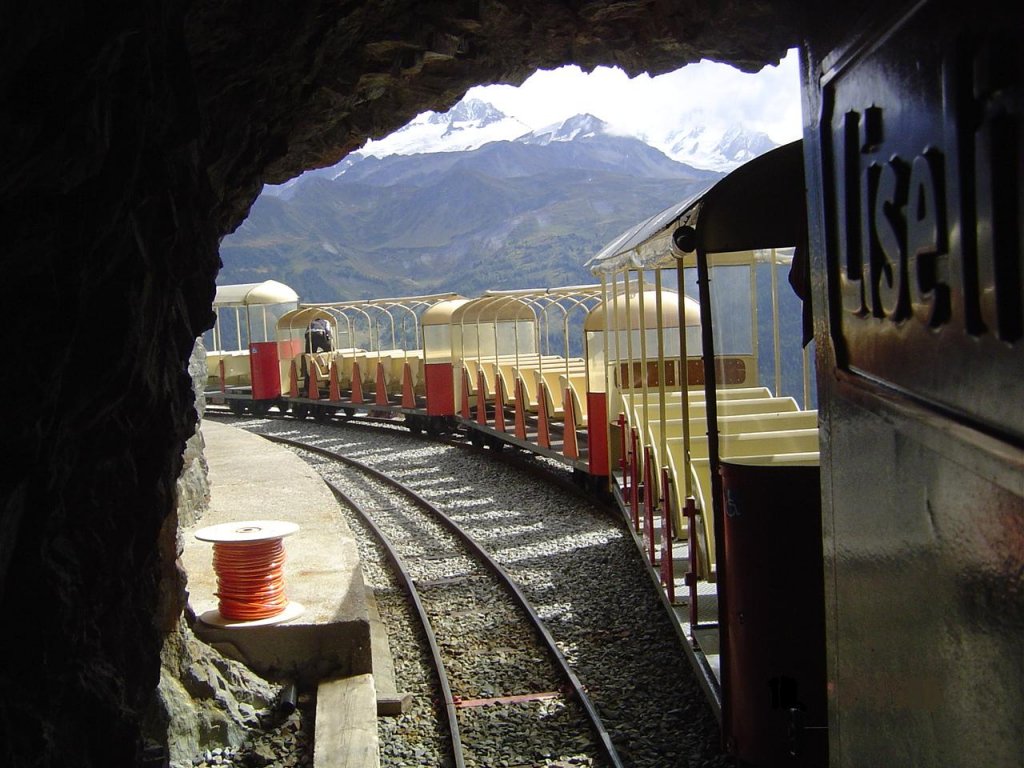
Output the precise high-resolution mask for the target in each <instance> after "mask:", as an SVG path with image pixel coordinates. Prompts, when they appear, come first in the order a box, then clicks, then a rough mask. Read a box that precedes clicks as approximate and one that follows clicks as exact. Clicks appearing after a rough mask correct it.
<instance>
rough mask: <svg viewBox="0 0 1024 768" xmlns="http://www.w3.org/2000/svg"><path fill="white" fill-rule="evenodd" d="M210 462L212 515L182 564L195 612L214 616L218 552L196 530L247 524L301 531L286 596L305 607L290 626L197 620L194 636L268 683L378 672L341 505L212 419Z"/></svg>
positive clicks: (307, 476)
mask: <svg viewBox="0 0 1024 768" xmlns="http://www.w3.org/2000/svg"><path fill="white" fill-rule="evenodd" d="M202 432H203V437H204V439H205V441H206V459H207V462H208V464H209V477H210V486H211V490H210V495H211V498H210V510H209V512H208V513H207V514H206V515H205V516H204V517H203V519H202V520H201V521H200V522H199V523H198V524H197V525H196V526H195V527H194V528H192V529H189V530H185V531H183V532H182V536H183V539H184V552H183V554H182V563H183V565H184V568H185V571H186V573H187V575H188V591H189V606H190V607H191V608H192V610H193V611H194V612H195V614H196V616H200V617H202V616H203V614H207V619H208V620H213V619H214V618H216V617H218V615H219V614H217V606H218V600H217V597H216V594H215V592H216V589H217V576H216V573H215V572H214V568H213V547H214V545H213V544H212V543H210V542H205V541H199V540H197V539H196V537H195V535H194V533H195V531H196V530H199V529H202V528H207V527H210V526H213V525H220V524H226V523H238V522H243V521H248V520H275V521H283V522H291V523H295V524H297V525H298V527H299V529H298V532H296V533H294V534H292V535H290V536H287V537H285V538H284V539H283V543H284V547H285V552H286V556H287V560H286V562H285V565H284V582H285V592H286V595H287V597H288V599H289V601H290V602H294V603H299V604H301V605H302V608H303V610H302V612H301V614H300V615H298V616H296V617H295V618H292V619H291V620H289V621H287V622H286V623H280V624H269V625H262V626H260V625H257V624H258V623H256V622H252V623H250V625H246V626H228V627H224V626H216V625H215V623H208V622H207V621H203V620H200V621H197V622H196V626H195V633H196V635H197V636H198V637H200V638H201V639H202V640H204V641H206V642H207V643H209V644H210V645H212V646H214V647H215V648H217V649H218V650H219V651H220V652H221V653H223V654H224V655H225V656H229V657H231V658H234V659H237V660H239V661H241V662H243V663H244V664H246V666H248V667H249V668H250V669H252V670H253V671H255V672H256V673H257V674H259V675H261V676H262V677H264V678H266V679H268V680H273V681H277V682H284V681H293V680H294V681H296V682H297V683H298V684H299V685H300V686H304V687H308V686H312V685H315V684H317V683H318V682H319V681H322V680H326V679H331V678H339V677H351V676H356V675H363V674H370V673H372V672H373V662H372V655H373V654H372V643H371V612H372V613H374V614H375V611H371V607H372V600H373V598H372V595H368V594H367V591H366V588H365V585H364V583H363V577H362V571H361V567H360V561H359V553H358V551H357V549H356V544H355V539H354V537H353V535H352V532H351V530H350V529H349V527H348V526H347V525H346V524H345V522H344V520H343V519H342V517H341V516H340V515H339V514H338V512H337V501H336V500H335V498H334V496H333V495H332V494H331V492H330V491H329V490H328V489H327V487H326V486H325V485H324V483H323V481H322V479H321V478H320V476H319V475H317V474H316V473H315V472H314V471H313V470H312V469H311V468H310V467H309V466H308V465H307V464H306V463H305V462H304V461H302V460H301V459H300V458H298V457H297V456H295V455H294V454H293V453H291V452H290V451H288V450H287V449H285V448H282V447H280V446H277V445H274V444H273V443H270V442H268V441H267V440H264V439H263V438H262V437H259V436H258V435H254V434H252V433H250V432H246V431H245V430H241V429H237V428H235V427H231V426H228V425H225V424H220V423H217V422H215V421H204V422H203V425H202Z"/></svg>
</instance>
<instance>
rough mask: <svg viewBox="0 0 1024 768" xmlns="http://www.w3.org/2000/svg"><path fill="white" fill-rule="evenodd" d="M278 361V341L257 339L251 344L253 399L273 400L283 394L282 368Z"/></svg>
mask: <svg viewBox="0 0 1024 768" xmlns="http://www.w3.org/2000/svg"><path fill="white" fill-rule="evenodd" d="M277 362H278V357H277V342H276V341H256V342H253V343H252V344H250V345H249V371H250V373H251V374H252V399H253V400H273V399H274V398H275V397H280V396H281V370H280V368H279V366H278V364H277Z"/></svg>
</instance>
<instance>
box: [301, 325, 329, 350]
mask: <svg viewBox="0 0 1024 768" xmlns="http://www.w3.org/2000/svg"><path fill="white" fill-rule="evenodd" d="M306 351H307V352H330V351H331V327H330V325H328V323H327V320H326V319H325V318H323V317H318V318H316V319H315V320H314V321H313V322H311V323H310V324H309V328H308V329H307V330H306Z"/></svg>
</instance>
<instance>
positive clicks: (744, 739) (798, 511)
mask: <svg viewBox="0 0 1024 768" xmlns="http://www.w3.org/2000/svg"><path fill="white" fill-rule="evenodd" d="M721 475H722V495H723V504H722V510H723V518H724V519H723V523H724V526H723V529H724V548H725V569H724V571H725V573H724V584H722V585H720V586H719V589H720V591H721V592H722V593H723V597H724V599H725V607H724V615H723V616H722V619H723V622H724V624H725V626H724V627H723V629H724V630H725V631H724V633H723V634H724V635H725V637H724V648H723V651H724V653H725V654H726V655H727V658H726V659H723V663H725V664H728V681H727V690H725V691H723V696H724V697H725V699H726V707H725V709H726V720H725V722H724V723H723V725H724V729H725V736H726V742H727V744H728V745H729V747H730V750H731V751H732V752H733V753H734V754H735V755H736V756H737V757H738V758H740V759H741V760H743V761H745V762H748V763H750V764H752V765H755V766H825V765H827V763H828V737H827V733H828V732H827V730H826V729H827V726H828V704H827V700H826V669H825V590H824V572H823V564H822V540H821V491H820V472H819V468H818V467H817V466H810V465H753V464H749V465H744V464H741V463H736V462H729V463H726V462H723V463H722V465H721Z"/></svg>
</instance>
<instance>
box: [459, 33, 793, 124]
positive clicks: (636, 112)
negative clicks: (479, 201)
mask: <svg viewBox="0 0 1024 768" xmlns="http://www.w3.org/2000/svg"><path fill="white" fill-rule="evenodd" d="M466 96H467V98H469V97H474V96H475V97H478V98H482V99H485V100H487V101H489V102H490V103H492V104H494V105H495V106H496V107H498V109H500V110H501V111H502V112H504V113H505V114H507V115H511V116H513V117H517V118H519V119H520V120H522V121H523V122H524V123H526V124H527V125H530V126H532V127H540V126H546V125H549V124H551V123H555V122H559V121H561V120H564V119H565V118H567V117H571V116H572V115H575V114H581V113H584V112H589V113H590V114H592V115H594V116H595V117H599V118H601V119H602V120H604V121H605V122H607V123H608V124H609V125H611V126H612V128H613V129H614V128H619V129H621V130H622V131H623V132H627V133H632V134H646V135H649V136H652V137H654V136H658V135H661V134H665V133H667V132H669V131H670V130H671V129H672V128H673V126H676V125H679V124H680V123H683V124H687V123H692V122H693V120H692V116H699V119H702V120H703V121H705V122H707V123H709V124H710V123H716V124H726V125H731V124H734V123H740V124H743V125H744V126H746V127H747V128H748V129H751V130H759V131H764V132H765V133H767V134H768V135H769V136H770V137H771V138H772V139H773V140H774V141H775V142H777V143H779V144H784V143H786V142H789V141H793V140H795V139H798V138H800V132H801V115H800V83H799V69H798V64H797V55H796V51H795V50H791V51H789V53H788V54H787V55H786V57H785V58H784V59H783V60H782V61H781V62H780V64H779V65H778V66H772V67H765V68H764V69H763V70H761V71H760V72H759V73H757V74H746V73H744V72H740V71H739V70H737V69H733V68H732V67H730V66H728V65H726V64H717V63H715V62H710V61H702V62H700V63H698V64H690V65H688V66H686V67H683V68H682V69H678V70H676V71H675V72H670V73H668V74H664V75H658V76H657V77H651V76H650V75H647V74H642V75H638V76H637V77H634V78H629V77H628V76H627V75H626V73H625V72H623V71H622V70H621V69H613V68H611V67H598V68H597V69H595V70H594V71H593V72H590V73H585V72H583V71H582V70H581V69H580V68H579V67H577V66H568V67H562V68H560V69H556V70H541V71H539V72H537V73H535V74H534V75H532V76H531V77H530V78H529V79H527V80H526V81H525V82H524V83H523V84H522V85H521V86H519V87H515V86H511V85H489V86H477V87H475V88H471V89H470V90H469V92H468V93H467V94H466ZM684 115H685V116H687V119H681V116H684Z"/></svg>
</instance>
